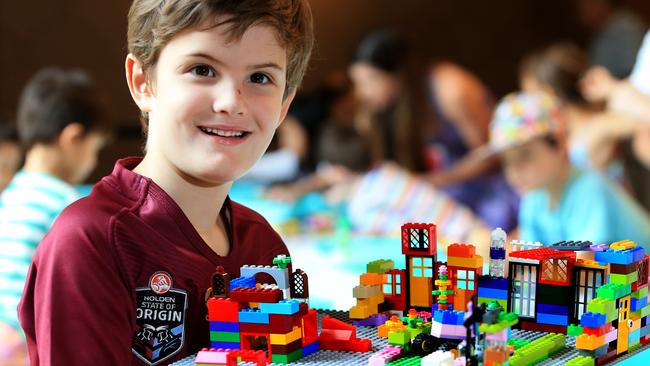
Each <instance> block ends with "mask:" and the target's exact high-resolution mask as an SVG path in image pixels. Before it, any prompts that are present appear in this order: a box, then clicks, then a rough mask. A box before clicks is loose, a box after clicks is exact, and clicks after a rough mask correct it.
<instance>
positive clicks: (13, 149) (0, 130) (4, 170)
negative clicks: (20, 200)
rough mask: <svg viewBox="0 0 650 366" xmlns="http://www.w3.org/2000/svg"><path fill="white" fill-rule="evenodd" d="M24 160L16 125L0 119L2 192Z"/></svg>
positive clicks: (0, 181)
mask: <svg viewBox="0 0 650 366" xmlns="http://www.w3.org/2000/svg"><path fill="white" fill-rule="evenodd" d="M22 162H23V152H22V149H21V148H20V141H19V140H18V131H17V130H16V127H15V126H14V125H13V124H11V123H9V121H4V120H2V119H0V192H2V191H4V189H5V188H6V187H7V185H8V184H9V182H10V181H11V179H12V178H13V177H14V174H16V171H18V169H19V168H20V166H21V165H22Z"/></svg>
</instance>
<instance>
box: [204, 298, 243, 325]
mask: <svg viewBox="0 0 650 366" xmlns="http://www.w3.org/2000/svg"><path fill="white" fill-rule="evenodd" d="M239 308H240V306H239V303H238V302H236V301H232V300H230V299H224V298H221V297H212V298H210V299H209V300H208V320H209V321H212V322H238V321H239Z"/></svg>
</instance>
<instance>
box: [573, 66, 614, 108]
mask: <svg viewBox="0 0 650 366" xmlns="http://www.w3.org/2000/svg"><path fill="white" fill-rule="evenodd" d="M619 82H620V80H617V79H616V78H614V77H613V76H612V74H610V73H609V71H607V69H606V68H604V67H602V66H594V67H592V68H591V69H589V71H587V73H586V74H585V76H584V77H583V78H582V80H581V81H580V91H581V92H582V95H583V96H584V97H585V99H587V100H588V101H590V102H592V103H599V102H605V101H607V100H608V99H609V97H610V96H611V95H612V93H613V92H614V89H615V88H616V86H617V84H618V83H619Z"/></svg>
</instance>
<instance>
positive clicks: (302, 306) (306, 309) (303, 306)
mask: <svg viewBox="0 0 650 366" xmlns="http://www.w3.org/2000/svg"><path fill="white" fill-rule="evenodd" d="M298 308H299V309H300V310H298V315H300V316H305V315H307V313H308V312H309V305H307V303H305V302H301V303H300V304H298Z"/></svg>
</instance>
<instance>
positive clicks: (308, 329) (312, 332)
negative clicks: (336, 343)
mask: <svg viewBox="0 0 650 366" xmlns="http://www.w3.org/2000/svg"><path fill="white" fill-rule="evenodd" d="M301 328H302V345H303V346H306V345H308V344H311V343H313V342H316V341H317V340H318V315H317V314H316V310H311V309H310V310H309V312H308V313H307V315H305V316H303V317H302V327H301Z"/></svg>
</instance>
